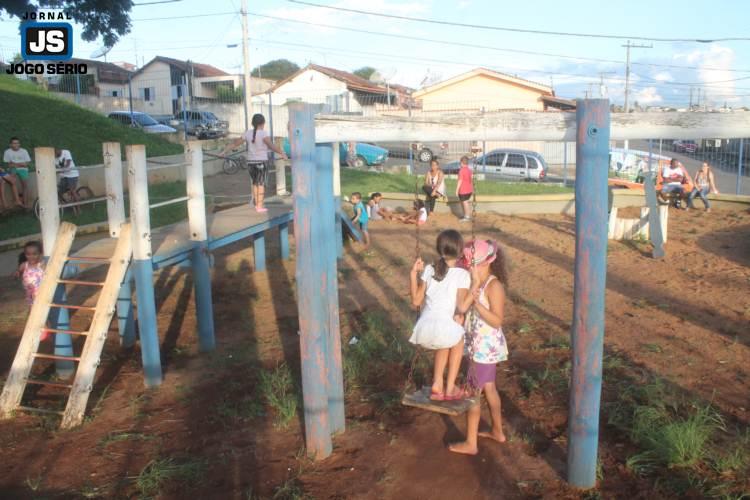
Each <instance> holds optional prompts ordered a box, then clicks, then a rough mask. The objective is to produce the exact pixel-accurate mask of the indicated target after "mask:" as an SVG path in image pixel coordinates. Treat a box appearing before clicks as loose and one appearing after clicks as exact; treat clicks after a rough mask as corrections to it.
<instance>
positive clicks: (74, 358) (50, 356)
mask: <svg viewBox="0 0 750 500" xmlns="http://www.w3.org/2000/svg"><path fill="white" fill-rule="evenodd" d="M34 357H35V358H40V359H55V360H60V361H80V360H81V358H80V357H78V356H58V355H57V354H42V353H40V352H35V353H34Z"/></svg>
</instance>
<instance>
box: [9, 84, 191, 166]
mask: <svg viewBox="0 0 750 500" xmlns="http://www.w3.org/2000/svg"><path fill="white" fill-rule="evenodd" d="M11 136H18V137H20V138H21V142H22V144H23V147H25V148H26V149H27V150H29V153H31V154H32V157H33V149H34V148H35V147H38V146H59V147H61V148H65V149H69V150H70V151H71V153H72V154H73V158H74V159H75V162H76V163H77V164H78V165H94V164H98V163H101V162H102V143H103V142H106V141H117V142H120V143H122V144H145V145H146V151H147V152H148V155H149V156H161V155H170V154H179V153H181V152H182V147H181V146H180V145H178V144H173V143H170V142H168V141H166V140H164V139H162V138H160V137H156V136H154V135H153V134H146V133H144V132H142V131H140V130H135V129H130V128H127V127H124V126H122V125H120V124H117V123H115V122H113V121H112V120H110V119H108V118H106V117H105V116H103V115H100V114H98V113H95V112H93V111H88V110H86V109H84V108H81V107H79V106H76V105H75V104H72V103H69V102H67V101H64V100H62V99H59V98H56V97H54V96H51V95H49V94H48V93H47V92H46V91H44V90H43V89H40V88H38V87H37V86H36V85H34V84H32V83H28V82H24V81H21V80H18V79H16V78H13V77H9V76H7V75H1V76H0V147H1V148H2V149H5V147H7V146H6V145H5V144H6V143H7V140H8V139H9V138H10V137H11ZM123 153H124V148H123Z"/></svg>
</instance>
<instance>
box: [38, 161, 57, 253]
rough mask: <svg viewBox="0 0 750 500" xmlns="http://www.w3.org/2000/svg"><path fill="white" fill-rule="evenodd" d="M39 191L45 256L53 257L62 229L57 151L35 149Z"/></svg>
mask: <svg viewBox="0 0 750 500" xmlns="http://www.w3.org/2000/svg"><path fill="white" fill-rule="evenodd" d="M34 164H35V165H36V178H37V183H38V186H37V190H38V191H39V222H40V223H41V225H42V245H43V246H44V255H45V256H46V257H49V256H50V255H52V249H53V248H54V247H55V238H57V230H58V228H59V227H60V207H59V203H58V200H57V173H56V172H55V150H54V149H53V148H35V149H34Z"/></svg>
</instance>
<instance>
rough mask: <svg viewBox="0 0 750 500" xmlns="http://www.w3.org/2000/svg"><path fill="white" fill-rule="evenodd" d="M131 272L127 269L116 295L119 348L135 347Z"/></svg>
mask: <svg viewBox="0 0 750 500" xmlns="http://www.w3.org/2000/svg"><path fill="white" fill-rule="evenodd" d="M132 280H133V276H132V272H131V268H130V267H128V270H127V272H126V273H125V279H123V280H122V284H121V285H120V291H119V293H118V294H117V327H118V331H119V332H120V346H122V347H125V348H129V347H133V346H134V345H135V318H134V317H133V287H132V283H131V282H132Z"/></svg>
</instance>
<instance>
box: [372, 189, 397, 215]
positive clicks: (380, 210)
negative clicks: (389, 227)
mask: <svg viewBox="0 0 750 500" xmlns="http://www.w3.org/2000/svg"><path fill="white" fill-rule="evenodd" d="M382 198H383V195H382V194H380V193H372V194H371V195H370V201H368V202H367V214H368V215H369V216H370V220H389V221H390V220H393V219H394V218H395V217H396V216H395V215H393V212H391V211H390V210H389V209H388V208H386V207H381V206H380V200H381V199H382Z"/></svg>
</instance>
